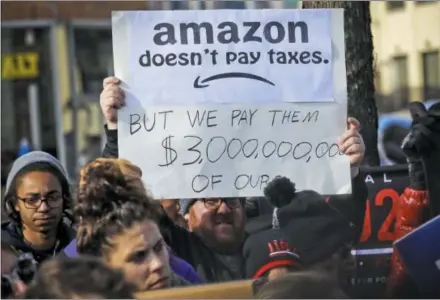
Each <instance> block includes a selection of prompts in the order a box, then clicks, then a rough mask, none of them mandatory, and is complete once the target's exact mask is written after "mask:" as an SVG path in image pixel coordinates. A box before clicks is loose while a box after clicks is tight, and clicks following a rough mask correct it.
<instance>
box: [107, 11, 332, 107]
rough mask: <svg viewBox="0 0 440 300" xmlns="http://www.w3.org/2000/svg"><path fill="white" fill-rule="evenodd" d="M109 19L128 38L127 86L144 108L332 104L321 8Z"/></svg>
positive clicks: (325, 15) (327, 20)
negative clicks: (129, 78) (119, 25)
mask: <svg viewBox="0 0 440 300" xmlns="http://www.w3.org/2000/svg"><path fill="white" fill-rule="evenodd" d="M113 20H114V22H118V21H121V20H123V21H121V22H120V23H124V24H125V26H127V28H128V29H127V30H125V31H124V34H126V35H128V36H129V39H130V40H131V41H135V42H132V43H131V45H130V47H129V48H128V50H127V51H128V53H127V54H128V55H129V56H130V57H131V58H132V59H131V60H130V61H129V62H128V64H129V69H130V70H129V73H130V74H136V76H135V77H134V78H132V82H131V83H132V85H131V86H130V88H131V89H132V91H133V93H134V94H136V95H143V97H145V98H144V99H143V102H144V103H146V104H148V105H151V104H156V105H175V104H185V105H186V104H188V103H191V104H196V103H197V104H200V103H251V102H252V103H263V102H332V101H334V93H333V73H332V64H333V62H332V39H331V13H330V11H328V10H303V11H301V10H288V11H286V10H233V11H231V10H208V11H154V12H153V11H142V12H139V11H133V12H128V11H125V12H115V13H114V15H113ZM176 78H178V79H179V80H176ZM293 82H295V85H294V84H292V83H293ZM170 83H172V85H171V84H170ZM297 86H302V87H308V88H303V89H298V88H297ZM249 90H252V91H253V93H252V96H250V95H249ZM182 94H185V97H182Z"/></svg>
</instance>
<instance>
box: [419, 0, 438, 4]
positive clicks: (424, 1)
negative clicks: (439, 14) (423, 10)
mask: <svg viewBox="0 0 440 300" xmlns="http://www.w3.org/2000/svg"><path fill="white" fill-rule="evenodd" d="M436 2H439V1H435V0H434V1H433V0H422V1H415V3H416V4H429V3H436Z"/></svg>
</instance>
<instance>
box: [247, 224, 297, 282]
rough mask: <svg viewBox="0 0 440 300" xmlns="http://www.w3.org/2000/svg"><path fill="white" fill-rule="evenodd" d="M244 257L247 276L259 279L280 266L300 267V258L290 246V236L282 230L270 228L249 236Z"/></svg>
mask: <svg viewBox="0 0 440 300" xmlns="http://www.w3.org/2000/svg"><path fill="white" fill-rule="evenodd" d="M243 257H244V259H245V265H246V277H247V278H253V279H257V278H259V277H261V276H264V275H265V274H266V273H267V272H268V271H270V270H272V269H274V268H278V267H291V268H299V267H300V259H299V255H298V254H296V252H295V250H294V249H293V248H292V247H291V246H290V244H289V241H288V237H287V236H286V235H285V234H284V233H283V232H282V231H280V230H277V229H269V230H265V231H262V232H258V233H255V234H253V235H251V236H250V237H248V238H247V240H246V242H245V244H244V248H243Z"/></svg>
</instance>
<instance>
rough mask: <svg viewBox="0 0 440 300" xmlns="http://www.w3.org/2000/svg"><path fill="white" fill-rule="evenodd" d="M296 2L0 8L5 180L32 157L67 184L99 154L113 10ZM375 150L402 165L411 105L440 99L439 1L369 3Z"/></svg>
mask: <svg viewBox="0 0 440 300" xmlns="http://www.w3.org/2000/svg"><path fill="white" fill-rule="evenodd" d="M300 6H301V2H300V1H288V0H286V1H276V0H272V1H215V2H213V1H204V0H192V1H87V2H85V1H59V2H57V1H29V2H26V1H15V2H12V1H11V2H9V1H8V2H5V1H2V2H1V52H2V68H1V71H2V78H1V177H2V178H1V179H2V186H3V185H4V184H5V181H6V176H7V174H8V172H9V169H10V166H11V163H12V162H13V161H14V159H15V158H17V157H18V156H19V155H21V154H23V153H26V152H27V151H29V149H41V150H43V151H47V152H50V153H52V154H53V155H55V156H56V157H58V158H59V159H60V160H61V162H62V163H63V165H64V166H65V167H66V168H67V170H68V172H69V174H70V176H71V178H72V179H74V178H75V177H76V174H77V172H78V170H79V169H80V167H81V166H82V165H84V164H85V163H86V162H87V161H89V160H91V159H93V158H95V157H96V156H98V155H99V153H100V151H101V148H102V147H103V144H104V143H105V140H104V139H103V136H102V132H103V119H102V116H101V113H100V108H99V93H100V92H101V89H102V80H103V78H105V77H107V76H109V75H112V74H113V65H112V64H113V61H112V35H111V23H110V15H111V11H112V10H145V9H147V10H148V9H150V10H159V9H175V10H177V9H222V8H233V9H248V8H296V7H300ZM370 10H371V16H372V23H371V29H372V33H373V40H374V57H375V85H376V93H377V95H376V104H377V107H378V111H379V113H380V119H379V151H380V153H381V160H382V164H383V165H388V164H395V163H400V162H402V159H403V162H404V158H402V154H401V153H400V152H399V146H398V145H399V144H400V141H401V139H402V138H403V137H404V136H405V134H406V132H407V130H408V128H409V126H410V121H409V115H408V111H407V109H406V107H407V104H408V103H409V102H410V101H423V102H424V103H425V104H426V105H427V106H429V105H430V104H432V103H433V102H435V101H439V100H438V99H440V57H439V55H440V54H439V53H440V2H439V1H429V2H404V1H388V2H384V1H375V2H371V3H370Z"/></svg>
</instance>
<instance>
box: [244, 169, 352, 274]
mask: <svg viewBox="0 0 440 300" xmlns="http://www.w3.org/2000/svg"><path fill="white" fill-rule="evenodd" d="M264 192H265V196H266V197H267V198H268V200H269V201H270V202H271V203H272V204H273V205H274V206H275V207H276V208H275V209H274V211H273V214H272V215H266V216H262V217H260V218H256V219H254V220H251V221H250V222H249V223H248V224H247V228H246V229H247V232H248V234H252V232H253V233H255V232H257V231H262V230H265V229H268V228H271V227H273V228H279V230H280V231H282V232H283V233H284V234H285V235H286V236H287V237H288V239H289V242H290V243H291V245H294V247H295V249H296V253H298V254H299V255H300V257H301V261H302V262H303V263H304V264H305V265H311V264H314V263H316V262H320V261H324V260H326V259H327V258H330V257H331V256H332V255H333V254H334V253H336V252H337V251H338V250H339V249H341V248H342V247H343V246H346V245H347V244H349V243H352V242H353V241H354V240H355V237H356V233H357V228H356V227H355V225H354V224H353V223H351V222H350V221H349V220H348V219H347V218H346V217H345V216H344V215H343V214H342V213H341V212H340V211H338V210H337V209H336V208H335V207H333V206H331V205H330V204H329V203H328V202H327V201H326V199H325V198H324V197H323V196H321V195H320V194H318V193H316V192H314V191H301V192H296V191H295V185H294V184H293V183H292V182H290V180H289V179H287V178H285V177H279V178H275V179H274V180H273V181H272V182H270V183H269V184H268V186H267V187H266V189H265V191H264ZM288 199H290V201H288Z"/></svg>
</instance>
